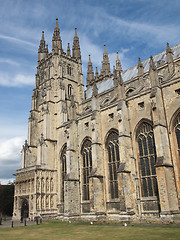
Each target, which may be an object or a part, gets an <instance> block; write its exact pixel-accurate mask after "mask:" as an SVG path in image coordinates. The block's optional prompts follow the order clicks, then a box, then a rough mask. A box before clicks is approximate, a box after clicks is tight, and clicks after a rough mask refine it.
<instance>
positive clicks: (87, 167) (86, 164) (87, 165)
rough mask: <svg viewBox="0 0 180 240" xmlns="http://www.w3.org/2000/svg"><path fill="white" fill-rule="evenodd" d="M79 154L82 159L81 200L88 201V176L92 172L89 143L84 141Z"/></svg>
mask: <svg viewBox="0 0 180 240" xmlns="http://www.w3.org/2000/svg"><path fill="white" fill-rule="evenodd" d="M81 154H82V158H83V168H82V170H83V186H82V187H83V200H89V175H90V172H91V170H92V151H91V141H90V140H86V141H85V142H84V144H83V146H82V149H81Z"/></svg>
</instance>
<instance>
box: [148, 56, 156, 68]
mask: <svg viewBox="0 0 180 240" xmlns="http://www.w3.org/2000/svg"><path fill="white" fill-rule="evenodd" d="M149 64H150V66H149V70H153V71H156V70H157V69H156V65H155V63H154V61H153V57H152V56H150V62H149Z"/></svg>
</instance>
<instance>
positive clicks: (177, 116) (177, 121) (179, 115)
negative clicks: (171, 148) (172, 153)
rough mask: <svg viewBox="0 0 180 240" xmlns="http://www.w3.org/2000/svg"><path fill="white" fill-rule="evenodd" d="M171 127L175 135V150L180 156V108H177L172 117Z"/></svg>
mask: <svg viewBox="0 0 180 240" xmlns="http://www.w3.org/2000/svg"><path fill="white" fill-rule="evenodd" d="M170 129H171V130H172V132H173V134H174V135H175V148H176V149H175V150H176V152H178V156H179V158H180V108H178V109H177V110H176V112H175V113H174V114H173V116H172V118H171V121H170Z"/></svg>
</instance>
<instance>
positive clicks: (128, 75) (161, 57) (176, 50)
mask: <svg viewBox="0 0 180 240" xmlns="http://www.w3.org/2000/svg"><path fill="white" fill-rule="evenodd" d="M171 49H172V53H173V59H177V58H178V57H180V44H178V45H176V46H174V47H172V48H171ZM153 61H154V63H155V65H156V67H160V66H162V65H164V64H165V63H167V59H166V50H165V51H163V52H161V53H159V54H157V55H155V56H153ZM149 63H150V58H148V59H146V60H145V61H144V62H142V65H143V67H144V73H146V72H148V71H149ZM137 66H138V65H135V66H133V67H131V68H128V69H127V70H125V71H123V72H122V78H123V81H124V82H125V81H128V80H130V79H132V78H135V77H137V76H138V68H137Z"/></svg>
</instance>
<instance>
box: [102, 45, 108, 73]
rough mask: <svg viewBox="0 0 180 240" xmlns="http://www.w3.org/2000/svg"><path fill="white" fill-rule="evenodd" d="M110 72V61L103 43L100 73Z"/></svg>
mask: <svg viewBox="0 0 180 240" xmlns="http://www.w3.org/2000/svg"><path fill="white" fill-rule="evenodd" d="M109 73H110V63H109V57H108V54H107V51H106V45H105V44H104V53H103V61H102V68H101V75H104V76H106V75H108V74H109Z"/></svg>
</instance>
